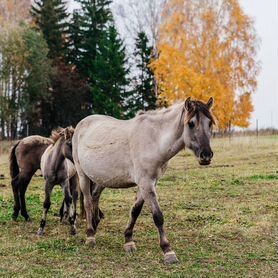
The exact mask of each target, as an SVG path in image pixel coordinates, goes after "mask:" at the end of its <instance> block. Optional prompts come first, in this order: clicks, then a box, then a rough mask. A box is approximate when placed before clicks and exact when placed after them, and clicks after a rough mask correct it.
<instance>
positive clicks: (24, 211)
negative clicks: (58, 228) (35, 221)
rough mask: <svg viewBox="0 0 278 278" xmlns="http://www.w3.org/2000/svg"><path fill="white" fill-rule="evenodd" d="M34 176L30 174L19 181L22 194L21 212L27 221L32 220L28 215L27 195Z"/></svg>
mask: <svg viewBox="0 0 278 278" xmlns="http://www.w3.org/2000/svg"><path fill="white" fill-rule="evenodd" d="M33 174H34V173H29V174H28V175H27V174H25V176H24V177H22V176H21V177H19V179H18V186H19V193H20V210H21V215H22V216H23V217H24V218H25V220H26V221H28V220H30V216H29V214H28V213H27V209H26V203H25V193H26V190H27V187H28V184H29V182H30V180H31V178H32V176H33Z"/></svg>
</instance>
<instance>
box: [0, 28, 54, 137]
mask: <svg viewBox="0 0 278 278" xmlns="http://www.w3.org/2000/svg"><path fill="white" fill-rule="evenodd" d="M47 52H48V49H47V45H46V42H45V41H44V39H43V36H42V34H41V33H39V32H36V31H34V30H31V29H30V28H29V27H27V26H26V25H22V26H16V25H15V26H6V27H5V28H4V29H2V32H1V35H0V56H1V60H0V122H1V137H8V138H12V139H14V138H16V136H17V134H18V130H19V129H20V128H21V125H25V126H28V125H29V124H30V125H31V126H32V123H34V122H39V121H40V119H41V118H40V117H39V111H40V104H41V101H42V99H43V97H44V95H45V92H46V88H47V84H48V70H49V62H48V59H47V56H46V55H47ZM35 110H36V112H35Z"/></svg>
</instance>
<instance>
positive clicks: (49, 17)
mask: <svg viewBox="0 0 278 278" xmlns="http://www.w3.org/2000/svg"><path fill="white" fill-rule="evenodd" d="M66 10H67V7H66V2H65V1H64V0H34V4H33V5H32V8H31V14H32V17H33V20H34V23H35V25H36V26H37V27H38V28H39V29H40V30H41V31H42V33H43V35H44V38H45V40H46V42H47V44H48V48H49V53H48V57H49V58H50V59H52V60H54V61H55V60H63V59H64V57H65V53H66V48H67V45H66V38H67V33H68V23H67V19H68V14H67V11H66Z"/></svg>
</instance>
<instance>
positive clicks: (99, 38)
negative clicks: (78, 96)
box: [71, 0, 128, 118]
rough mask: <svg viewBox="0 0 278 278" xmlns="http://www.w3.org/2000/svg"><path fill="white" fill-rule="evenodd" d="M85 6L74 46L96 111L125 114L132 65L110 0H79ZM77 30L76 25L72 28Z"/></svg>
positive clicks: (72, 35)
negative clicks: (114, 17)
mask: <svg viewBox="0 0 278 278" xmlns="http://www.w3.org/2000/svg"><path fill="white" fill-rule="evenodd" d="M78 2H79V3H80V4H81V10H80V11H79V12H78V15H75V18H74V21H75V22H78V24H79V26H80V28H79V30H76V29H75V30H74V32H73V33H71V38H72V39H71V41H75V42H77V45H75V46H71V49H72V50H73V51H74V53H75V55H71V56H72V57H78V59H75V60H74V59H73V58H71V59H72V62H73V63H76V65H77V68H78V69H79V72H80V73H81V75H82V76H83V78H86V80H88V82H89V85H90V92H91V100H92V107H93V109H92V112H93V113H99V114H107V115H112V116H115V117H119V118H121V117H124V116H125V99H126V97H127V93H126V89H125V87H126V85H127V82H128V81H127V74H128V69H126V67H125V63H126V57H125V48H124V45H123V42H122V40H121V39H120V38H119V35H118V33H117V30H116V28H115V26H114V21H113V16H112V13H111V10H110V7H109V5H110V3H111V1H110V0H79V1H78ZM72 30H73V29H72Z"/></svg>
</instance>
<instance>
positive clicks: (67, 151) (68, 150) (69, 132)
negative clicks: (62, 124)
mask: <svg viewBox="0 0 278 278" xmlns="http://www.w3.org/2000/svg"><path fill="white" fill-rule="evenodd" d="M73 133H74V128H73V127H72V126H69V127H66V128H65V129H64V130H63V131H62V134H61V135H62V136H63V140H64V144H63V146H62V152H63V154H64V156H65V157H66V158H68V159H70V160H71V161H72V162H73V158H72V136H73Z"/></svg>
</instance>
